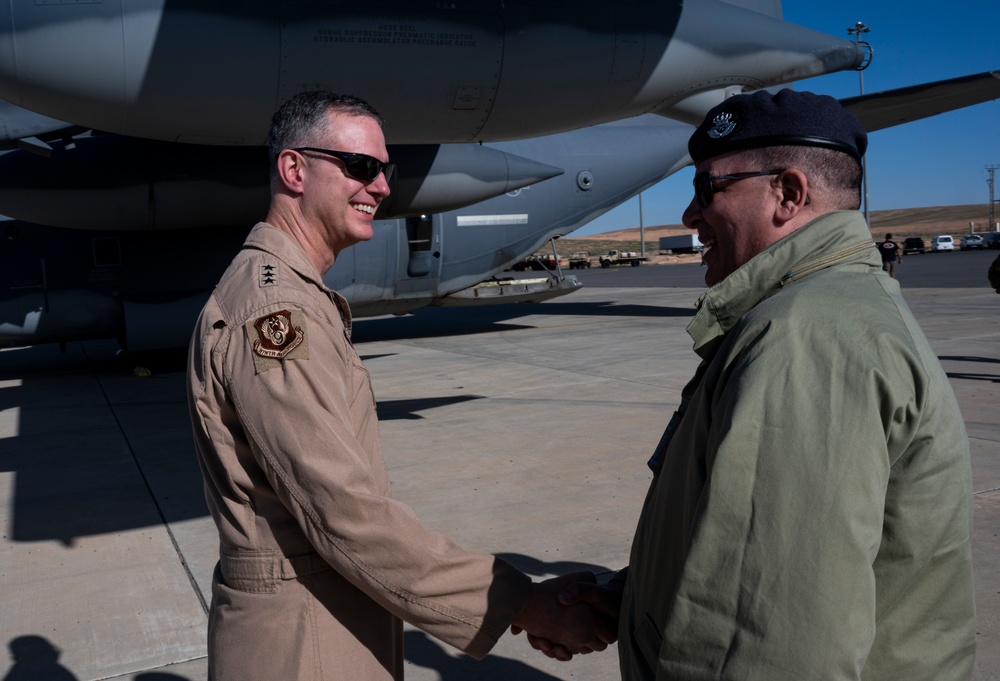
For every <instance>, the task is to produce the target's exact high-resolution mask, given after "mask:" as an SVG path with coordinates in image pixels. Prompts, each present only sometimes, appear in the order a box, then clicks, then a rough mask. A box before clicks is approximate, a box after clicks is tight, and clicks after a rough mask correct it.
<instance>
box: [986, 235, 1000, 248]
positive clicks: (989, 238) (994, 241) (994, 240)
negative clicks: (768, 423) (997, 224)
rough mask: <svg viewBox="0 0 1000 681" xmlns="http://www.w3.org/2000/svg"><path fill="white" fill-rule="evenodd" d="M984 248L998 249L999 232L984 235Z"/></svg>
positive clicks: (999, 246) (999, 242) (999, 241)
mask: <svg viewBox="0 0 1000 681" xmlns="http://www.w3.org/2000/svg"><path fill="white" fill-rule="evenodd" d="M986 248H1000V232H990V233H989V234H987V235H986Z"/></svg>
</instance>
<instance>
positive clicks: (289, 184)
mask: <svg viewBox="0 0 1000 681" xmlns="http://www.w3.org/2000/svg"><path fill="white" fill-rule="evenodd" d="M277 164H278V178H279V179H280V180H281V184H282V186H283V187H284V188H285V189H287V190H288V191H289V192H291V193H293V194H301V193H302V180H303V171H304V170H305V165H304V158H303V157H302V155H301V154H299V153H298V152H295V151H292V150H291V149H282V151H281V153H280V154H278V161H277Z"/></svg>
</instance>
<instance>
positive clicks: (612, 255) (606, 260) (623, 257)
mask: <svg viewBox="0 0 1000 681" xmlns="http://www.w3.org/2000/svg"><path fill="white" fill-rule="evenodd" d="M599 260H600V262H601V267H605V268H607V267H611V266H612V265H631V266H632V267H638V266H639V265H641V264H642V263H644V262H646V261H647V260H649V258H647V257H645V256H641V255H639V254H638V253H636V252H635V251H619V250H617V249H614V250H611V251H608V252H607V253H605V254H604V255H602V256H601V257H600V258H599Z"/></svg>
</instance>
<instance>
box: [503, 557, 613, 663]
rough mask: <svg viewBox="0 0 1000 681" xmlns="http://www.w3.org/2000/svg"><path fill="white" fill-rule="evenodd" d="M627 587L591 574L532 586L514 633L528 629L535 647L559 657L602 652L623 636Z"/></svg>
mask: <svg viewBox="0 0 1000 681" xmlns="http://www.w3.org/2000/svg"><path fill="white" fill-rule="evenodd" d="M621 599H622V586H621V584H619V583H612V584H607V585H602V584H598V583H597V579H596V578H595V577H594V574H593V573H591V572H574V573H570V574H568V575H563V576H561V577H554V578H552V579H548V580H546V581H544V582H538V583H535V584H533V585H532V590H531V595H530V596H529V597H528V601H527V603H526V604H525V606H524V608H523V609H522V610H521V612H520V613H519V614H518V616H517V617H516V618H515V619H514V622H513V623H512V624H511V628H510V630H511V632H512V633H514V634H519V633H520V632H521V631H524V632H526V633H527V637H528V643H529V644H531V647H532V648H534V649H535V650H540V651H541V652H543V653H544V654H545V655H547V656H549V657H552V658H555V659H557V660H563V661H566V660H571V659H572V658H573V656H574V655H576V654H581V655H586V654H587V653H592V652H594V651H601V650H604V649H605V648H607V647H608V645H609V644H611V643H614V642H615V641H616V640H618V610H619V608H620V607H621Z"/></svg>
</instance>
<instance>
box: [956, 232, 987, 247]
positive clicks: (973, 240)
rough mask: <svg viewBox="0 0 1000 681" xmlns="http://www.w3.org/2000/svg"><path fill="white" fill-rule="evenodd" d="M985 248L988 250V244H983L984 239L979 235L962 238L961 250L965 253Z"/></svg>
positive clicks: (968, 235)
mask: <svg viewBox="0 0 1000 681" xmlns="http://www.w3.org/2000/svg"><path fill="white" fill-rule="evenodd" d="M984 248H986V244H984V243H983V237H981V236H979V235H978V234H966V235H965V236H963V237H962V242H961V249H962V250H963V251H972V250H980V251H981V250H983V249H984Z"/></svg>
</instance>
